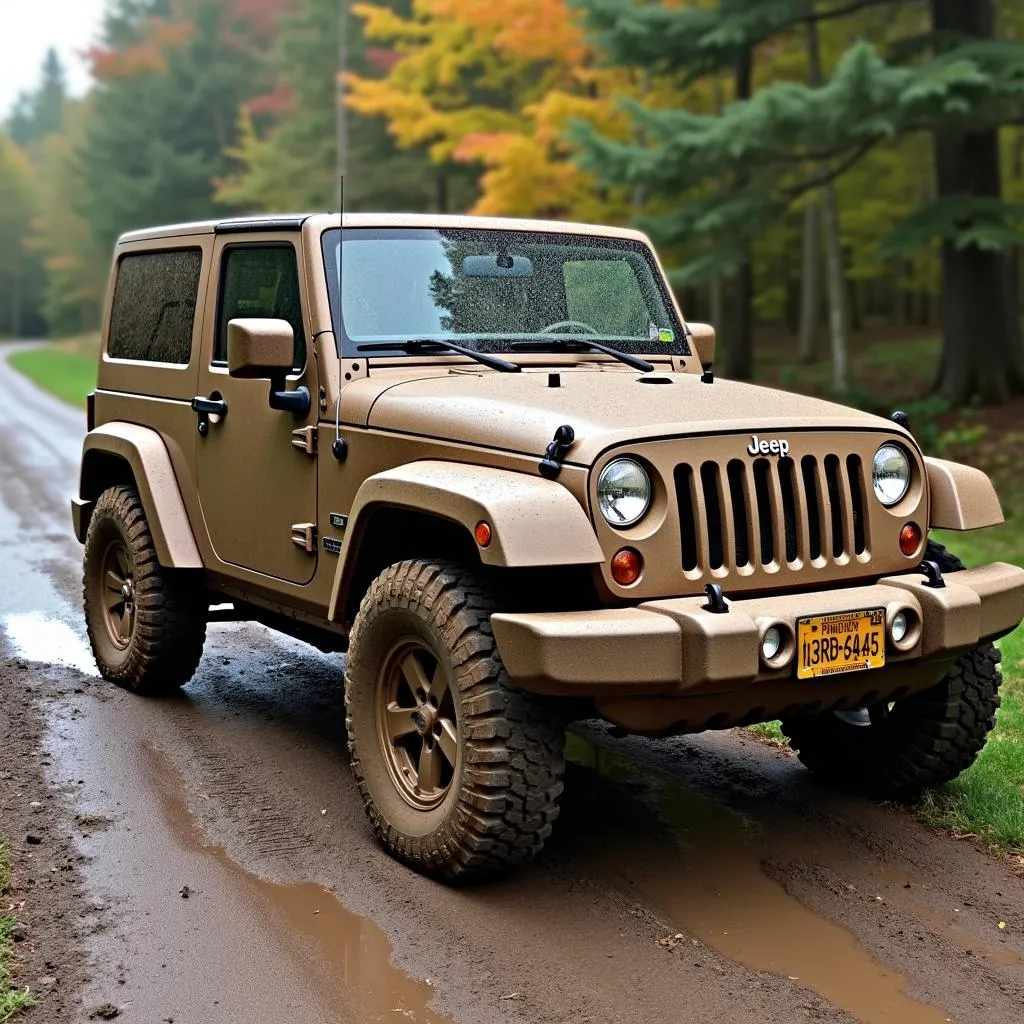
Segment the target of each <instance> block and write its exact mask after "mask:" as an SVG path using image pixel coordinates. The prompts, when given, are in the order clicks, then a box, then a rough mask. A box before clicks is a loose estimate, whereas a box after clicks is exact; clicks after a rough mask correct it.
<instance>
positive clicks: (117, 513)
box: [82, 486, 206, 696]
mask: <svg viewBox="0 0 1024 1024" xmlns="http://www.w3.org/2000/svg"><path fill="white" fill-rule="evenodd" d="M82 590H83V599H84V605H85V624H86V628H87V630H88V633H89V642H90V643H91V645H92V651H93V655H94V657H95V658H96V665H97V667H98V668H99V670H100V674H101V675H102V676H103V678H104V679H108V680H110V681H111V682H113V683H117V685H118V686H123V687H125V689H128V690H131V691H132V692H134V693H138V694H142V695H144V696H158V695H162V694H168V693H174V692H175V691H177V690H178V689H179V688H180V687H182V686H184V685H185V684H186V683H187V682H188V681H189V680H190V679H191V678H192V676H193V674H194V673H195V670H196V667H197V666H198V665H199V659H200V657H201V656H202V653H203V643H204V641H205V639H206V615H205V611H206V609H205V604H204V603H203V601H202V594H201V592H200V591H199V590H198V588H197V587H196V585H195V583H194V582H193V581H192V578H191V577H188V576H185V575H183V573H182V571H181V570H175V569H167V568H165V567H164V566H162V565H160V562H159V561H158V559H157V555H156V548H155V546H154V544H153V536H152V533H151V532H150V529H149V523H148V522H147V521H146V513H145V511H144V510H143V507H142V502H141V501H140V500H139V495H138V492H137V491H136V490H135V488H134V487H128V486H119V487H111V488H110V489H109V490H106V491H104V492H103V493H102V494H101V495H100V497H99V498H98V500H97V501H96V507H95V509H94V510H93V513H92V517H91V519H90V521H89V530H88V533H87V534H86V538H85V557H84V563H83V586H82Z"/></svg>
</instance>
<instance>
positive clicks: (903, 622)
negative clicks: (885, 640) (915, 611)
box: [892, 612, 910, 644]
mask: <svg viewBox="0 0 1024 1024" xmlns="http://www.w3.org/2000/svg"><path fill="white" fill-rule="evenodd" d="M909 629H910V623H909V622H908V621H907V613H906V612H897V613H896V614H895V615H894V616H893V617H892V642H893V643H894V644H901V643H903V641H904V640H905V639H906V636H907V631H908V630H909Z"/></svg>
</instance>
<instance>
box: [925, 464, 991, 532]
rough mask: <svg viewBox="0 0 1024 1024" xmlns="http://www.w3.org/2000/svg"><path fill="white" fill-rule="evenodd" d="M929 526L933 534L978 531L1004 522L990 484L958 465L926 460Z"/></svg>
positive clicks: (982, 477) (981, 476)
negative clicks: (952, 531) (934, 530)
mask: <svg viewBox="0 0 1024 1024" xmlns="http://www.w3.org/2000/svg"><path fill="white" fill-rule="evenodd" d="M924 464H925V469H926V470H927V473H928V491H929V494H930V498H931V517H930V518H931V522H930V523H929V525H930V526H931V527H932V529H936V530H979V529H981V528H982V527H985V526H998V525H999V524H1000V523H1002V522H1005V520H1004V518H1003V509H1002V506H1001V505H1000V504H999V496H998V495H997V494H996V489H995V487H993V486H992V481H991V480H989V478H988V477H987V476H986V475H985V474H984V473H983V472H982V471H981V470H980V469H974V468H973V467H972V466H965V465H964V464H963V463H961V462H947V461H946V460H945V459H933V458H931V457H930V456H926V457H925V460H924Z"/></svg>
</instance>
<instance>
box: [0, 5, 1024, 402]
mask: <svg viewBox="0 0 1024 1024" xmlns="http://www.w3.org/2000/svg"><path fill="white" fill-rule="evenodd" d="M343 30H344V31H343ZM89 59H90V63H91V69H92V79H93V86H92V88H91V89H90V91H89V92H88V94H87V95H85V96H84V97H83V98H79V99H71V98H69V97H68V95H67V90H66V86H65V81H64V72H63V69H62V67H61V65H60V62H59V60H58V59H57V57H56V55H54V54H51V55H50V56H49V57H48V58H47V61H46V64H45V66H44V67H43V68H42V69H41V73H40V81H39V85H38V87H37V88H36V89H34V90H31V91H29V92H27V93H25V94H23V95H22V97H21V98H20V99H19V101H18V103H17V104H16V105H15V107H14V109H13V110H12V111H11V112H10V113H9V116H8V117H7V118H6V120H5V122H4V124H3V127H2V131H0V334H6V335H9V336H50V337H60V336H63V335H79V334H82V333H85V332H90V331H95V329H96V328H97V325H98V322H99V317H100V314H101V307H102V301H103V295H104V290H105V285H106V279H107V275H108V273H109V269H110V255H111V251H112V247H113V244H114V241H115V239H116V237H117V235H118V234H120V233H121V232H122V231H125V230H129V229H131V228H135V227H140V226H144V225H149V224H155V223H161V222H167V221H181V220H190V219H198V218H205V217H219V216H230V215H232V214H235V213H241V212H250V211H255V210H277V211H280V210H301V209H336V208H337V207H338V204H339V202H340V201H341V200H340V199H339V188H338V181H339V174H340V173H341V172H342V171H343V172H344V181H345V188H344V208H345V209H346V210H353V211H355V210H382V209H388V210H440V211H446V212H462V211H471V212H478V213H485V214H492V213H494V214H497V213H500V214H508V215H518V216H540V217H555V218H560V219H575V220H587V221H598V222H603V223H616V224H620V223H630V224H638V225H639V226H641V227H643V228H644V229H646V230H647V231H649V232H650V233H651V235H652V237H653V238H654V240H655V242H656V243H657V244H658V247H659V250H660V252H661V253H662V256H663V260H664V262H665V263H666V265H667V266H668V267H669V268H670V271H671V274H672V278H673V283H674V285H675V287H676V290H677V293H678V295H679V297H680V300H681V302H682V304H683V308H684V311H685V313H686V315H687V316H688V317H689V318H690V319H695V320H710V321H711V322H713V323H714V324H715V325H716V327H717V328H718V332H719V338H720V356H719V368H720V371H721V372H724V373H727V374H728V375H731V376H735V377H745V378H749V377H752V376H762V377H763V376H764V375H765V374H767V375H768V376H769V377H771V376H772V375H773V374H774V375H775V377H776V378H778V379H779V380H780V381H781V382H782V383H787V382H791V383H792V382H793V381H795V380H796V376H797V375H799V376H800V379H803V378H804V377H806V376H807V375H810V377H811V378H812V379H813V380H814V381H815V382H816V386H818V387H819V389H820V390H823V391H826V392H830V393H836V394H840V395H843V396H846V397H848V398H852V400H860V404H870V402H869V401H868V399H869V398H870V394H869V393H870V392H871V391H872V390H873V389H874V388H875V386H876V383H877V382H876V380H875V376H877V375H873V371H872V369H871V367H870V366H869V365H865V364H864V361H863V359H862V358H860V357H861V355H862V353H863V352H865V351H866V350H867V348H868V347H869V343H874V342H875V341H876V340H877V339H887V344H888V343H892V345H893V346H894V347H898V348H900V349H901V350H902V351H906V352H908V353H913V356H912V358H911V362H912V363H913V366H914V370H915V373H914V374H912V375H911V376H912V377H913V379H914V380H915V381H917V382H918V384H917V385H915V387H917V392H916V393H914V394H908V398H910V399H914V400H916V401H918V402H920V403H925V404H927V403H929V402H930V403H932V405H931V406H930V408H933V409H963V408H969V407H971V406H976V405H979V404H984V405H994V406H1000V405H1006V404H1007V403H1013V404H1012V405H1011V406H1010V407H1011V408H1015V409H1019V408H1020V404H1019V403H1018V402H1014V399H1015V398H1016V397H1017V396H1019V395H1022V394H1024V343H1022V339H1021V318H1022V301H1024V299H1022V296H1024V286H1022V278H1024V260H1022V258H1021V247H1022V243H1024V0H971V2H970V3H967V2H962V0H693V2H682V0H647V2H644V0H503V2H501V3H494V2H493V0H391V2H387V3H385V2H377V3H374V2H372V0H368V2H354V0H353V2H351V3H349V2H348V0H343V2H342V4H339V2H338V0H111V2H110V4H109V7H108V12H107V16H106V19H105V23H104V27H103V32H102V40H101V42H100V44H99V45H98V46H97V47H95V48H94V49H93V50H91V51H90V53H89ZM342 61H344V72H343V73H339V68H340V66H341V63H342ZM915 339H924V340H926V341H927V342H928V343H927V344H925V345H923V346H921V347H915V346H914V344H913V341H914V340H915ZM897 363H898V361H897ZM922 365H923V367H924V368H923V369H922V368H921V367H922ZM897 372H902V371H897ZM776 382H778V381H776ZM918 385H919V386H918Z"/></svg>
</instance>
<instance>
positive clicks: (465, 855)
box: [345, 561, 565, 879]
mask: <svg viewBox="0 0 1024 1024" xmlns="http://www.w3.org/2000/svg"><path fill="white" fill-rule="evenodd" d="M492 610H493V606H492V603H491V599H490V597H489V595H488V593H487V591H486V589H485V588H484V587H482V586H481V585H480V583H479V582H478V581H477V580H476V579H475V578H474V576H473V575H472V574H471V573H470V572H468V571H467V570H465V569H463V568H460V567H458V566H454V565H450V564H446V563H439V562H427V561H410V562H400V563H398V564H397V565H393V566H391V567H390V568H388V569H386V570H385V571H384V572H383V573H381V574H380V576H378V577H377V579H375V580H374V581H373V583H372V584H371V585H370V587H369V590H368V591H367V593H366V596H365V597H364V598H363V601H362V604H361V606H360V609H359V614H358V615H357V616H356V620H355V623H354V624H353V627H352V634H351V638H350V642H349V651H348V656H347V659H346V664H345V705H346V712H347V725H348V736H349V751H350V754H351V763H352V770H353V773H354V774H355V778H356V782H357V784H358V786H359V791H360V794H361V795H362V797H363V802H364V804H365V806H366V812H367V814H368V816H369V818H370V822H371V824H372V826H373V829H374V832H375V833H376V834H377V836H378V838H379V839H380V841H381V842H382V843H383V844H384V845H385V846H386V847H387V849H388V850H389V851H390V852H391V853H392V854H393V855H394V856H396V857H398V858H399V859H400V860H402V861H404V862H405V863H407V864H409V865H410V866H412V867H414V868H415V869H417V870H418V871H422V872H424V873H426V874H431V875H435V876H438V877H442V878H447V879H456V878H466V877H471V876H475V875H482V874H489V873H493V872H495V871H500V870H502V869H505V868H508V867H511V866H513V865H515V864H518V863H520V862H522V861H524V860H526V859H527V858H529V857H531V856H532V855H533V854H535V853H537V852H538V851H539V850H540V849H541V847H542V846H543V844H544V840H545V839H546V838H547V836H548V835H549V834H550V832H551V826H552V823H553V822H554V820H555V818H556V817H557V815H558V803H557V800H558V797H559V795H560V794H561V792H562V781H561V780H562V774H563V771H564V766H565V763H564V760H563V747H564V728H563V726H562V724H561V721H560V719H559V718H558V717H557V716H556V715H555V714H554V713H553V709H552V708H551V707H549V706H548V705H547V704H545V702H544V701H542V700H540V699H538V698H536V697H534V696H531V695H530V694H526V693H523V692H522V691H520V690H518V689H516V688H515V687H514V686H513V685H512V683H511V682H510V681H509V679H508V676H507V674H506V672H505V669H504V667H503V666H502V664H501V660H500V658H499V656H498V652H497V649H496V647H495V643H494V636H493V634H492V633H491V624H490V615H491V611H492Z"/></svg>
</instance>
